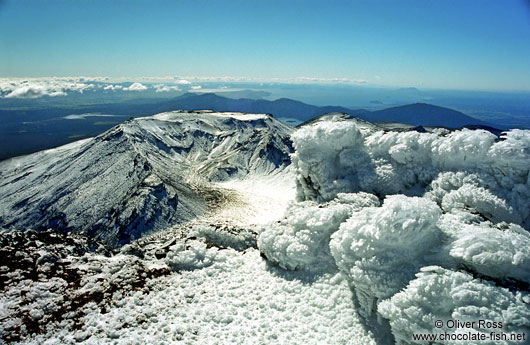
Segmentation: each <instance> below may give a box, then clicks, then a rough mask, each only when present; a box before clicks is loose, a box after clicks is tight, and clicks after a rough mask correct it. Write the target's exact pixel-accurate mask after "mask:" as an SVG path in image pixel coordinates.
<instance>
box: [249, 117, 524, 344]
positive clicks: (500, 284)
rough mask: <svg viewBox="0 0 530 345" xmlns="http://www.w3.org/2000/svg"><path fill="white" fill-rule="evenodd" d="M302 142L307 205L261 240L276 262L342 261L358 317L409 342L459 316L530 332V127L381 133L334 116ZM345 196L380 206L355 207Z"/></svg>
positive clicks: (299, 162) (308, 129)
mask: <svg viewBox="0 0 530 345" xmlns="http://www.w3.org/2000/svg"><path fill="white" fill-rule="evenodd" d="M292 139H293V146H294V148H295V153H294V154H293V156H292V162H293V166H294V169H295V171H296V173H297V177H296V183H297V199H298V201H299V204H298V205H297V204H293V205H291V207H290V209H289V211H288V212H287V214H286V217H285V219H284V220H282V221H281V222H280V223H278V224H270V225H269V226H268V227H266V228H265V230H264V231H263V232H262V233H261V234H260V237H259V240H258V246H259V248H260V250H261V251H262V252H263V253H265V255H266V256H267V257H268V258H269V259H271V260H272V261H275V262H277V263H279V265H280V266H282V267H284V268H288V269H302V270H308V269H311V268H312V267H317V266H318V265H319V263H323V262H324V263H329V262H330V260H331V258H332V261H331V262H334V263H335V265H336V266H337V267H338V268H339V269H340V270H341V272H342V273H343V274H344V275H345V277H346V279H348V280H349V281H350V282H351V284H352V287H353V291H354V293H355V295H356V297H357V300H358V301H359V303H360V306H361V309H360V312H361V313H362V314H363V315H365V316H366V317H370V315H372V313H376V312H378V313H379V315H380V316H382V317H384V318H386V319H388V320H389V321H390V325H391V329H392V332H393V334H394V336H395V339H396V341H397V342H398V343H399V344H409V343H414V342H413V341H412V338H411V332H415V331H418V330H424V331H432V329H433V327H434V323H433V322H434V320H436V319H442V318H447V317H451V316H452V317H462V318H471V317H475V318H477V317H490V318H494V319H495V321H498V322H499V321H500V322H504V323H505V324H506V325H509V326H507V327H508V328H507V329H509V330H511V331H521V330H526V332H527V337H528V336H530V334H528V328H529V327H530V320H529V317H528V315H530V307H529V305H528V300H529V292H530V291H528V282H529V277H530V251H529V249H528V248H530V243H529V242H528V241H529V239H530V235H529V233H528V230H529V229H530V206H529V200H530V131H527V130H526V131H523V130H512V131H509V132H506V133H504V134H503V135H502V136H501V137H500V138H497V137H496V136H495V135H493V134H491V133H489V132H486V131H484V130H467V129H463V130H456V131H452V132H449V131H447V130H445V131H444V130H432V131H430V132H428V133H419V132H415V131H406V132H403V131H401V132H400V131H383V130H381V129H379V128H377V126H366V125H365V124H363V123H361V122H359V121H356V120H353V121H352V120H347V119H344V118H341V117H338V116H328V117H324V118H321V119H319V120H318V121H315V122H313V123H310V124H308V125H305V126H303V127H302V128H300V129H299V130H297V131H296V132H295V133H294V134H293V135H292ZM344 192H347V194H342V195H347V196H348V197H349V198H353V199H355V196H356V195H359V194H360V193H363V194H366V193H371V194H372V196H373V197H374V198H375V197H376V196H377V197H379V198H380V199H382V206H380V207H378V206H379V205H378V203H376V204H372V205H370V204H365V205H362V207H358V208H357V209H355V210H354V209H351V208H350V209H348V208H347V207H348V205H347V203H345V202H341V201H340V200H339V199H340V198H337V196H338V195H340V194H339V193H344ZM368 195H369V194H368ZM308 200H312V203H310V202H309V201H308ZM314 202H318V203H319V204H318V206H317V204H315V203H314ZM340 205H343V207H342V208H341V207H340ZM308 209H313V211H312V212H311V211H307V210H308ZM337 210H341V211H342V212H346V213H347V214H344V213H338V211H337ZM294 211H297V213H296V214H297V215H298V216H299V218H302V219H303V222H300V221H299V218H297V217H296V216H294V215H293V212H294ZM306 211H307V212H306ZM336 214H340V216H339V217H336V216H335V215H336ZM322 219H328V220H329V221H327V222H326V223H325V224H326V225H328V226H322V225H320V223H319V220H322ZM337 222H340V224H337ZM313 224H314V225H315V226H313ZM334 229H337V230H336V231H334ZM308 243H310V244H311V245H310V246H309V245H308ZM291 246H293V248H294V249H293V250H289V248H290V247H291ZM319 246H320V248H318V247H319ZM309 248H311V249H310V250H309ZM315 253H316V254H315ZM329 254H331V258H330V256H328V255H329ZM431 266H438V267H439V268H436V269H428V268H426V267H431ZM330 267H333V265H330ZM473 276H475V277H477V276H478V277H480V278H481V279H482V281H481V280H479V279H474V278H473ZM422 289H423V290H425V291H427V292H425V294H430V295H429V296H431V295H432V296H431V297H432V298H433V303H434V304H435V305H436V306H435V307H433V308H431V306H430V305H429V303H430V302H429V301H430V300H429V299H428V298H430V297H428V296H427V295H425V294H423V293H422V292H421V290H422ZM448 289H449V290H448ZM459 289H461V290H459ZM459 291H460V292H459ZM471 291H479V294H478V295H477V296H475V297H473V296H468V297H465V296H466V294H467V295H469V294H471ZM480 293H484V296H483V299H482V300H481V297H480ZM523 300H525V301H526V303H524V302H522V301H523ZM514 320H516V321H514ZM431 321H432V322H431ZM525 327H526V328H525ZM499 343H502V344H507V342H503V341H501V342H499Z"/></svg>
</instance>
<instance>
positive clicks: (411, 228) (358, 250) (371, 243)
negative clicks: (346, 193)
mask: <svg viewBox="0 0 530 345" xmlns="http://www.w3.org/2000/svg"><path fill="white" fill-rule="evenodd" d="M440 215H441V210H440V209H439V207H438V206H437V205H436V204H435V203H434V202H432V201H429V200H425V199H422V198H417V197H415V198H408V197H406V196H403V195H396V196H389V197H388V198H387V199H386V200H385V202H384V204H383V206H382V207H370V208H366V209H363V210H361V211H359V212H356V213H353V214H352V216H351V218H349V219H348V220H347V221H346V222H344V223H343V224H342V225H340V230H339V231H337V232H336V233H334V234H333V235H332V236H331V242H330V248H331V253H332V255H333V257H334V259H335V262H336V263H337V266H338V267H339V269H340V270H341V271H342V272H344V273H346V275H347V276H348V277H350V279H351V280H352V282H353V284H354V285H355V292H356V294H357V297H358V299H359V301H360V303H361V306H362V307H364V308H365V309H366V311H368V314H369V313H370V312H371V311H372V310H371V308H372V306H373V303H374V301H375V300H376V299H384V298H388V297H391V296H392V295H394V294H395V293H397V292H398V291H399V290H401V289H402V288H404V287H405V284H406V283H407V282H408V281H409V280H410V279H412V278H413V277H414V274H415V273H416V272H417V271H418V270H419V268H420V267H421V265H422V264H424V259H423V258H424V256H426V255H428V254H429V252H430V251H431V249H432V248H433V247H434V246H435V245H437V244H439V243H440V238H441V235H442V233H441V231H440V229H439V228H438V227H437V226H436V222H437V221H438V218H439V217H440Z"/></svg>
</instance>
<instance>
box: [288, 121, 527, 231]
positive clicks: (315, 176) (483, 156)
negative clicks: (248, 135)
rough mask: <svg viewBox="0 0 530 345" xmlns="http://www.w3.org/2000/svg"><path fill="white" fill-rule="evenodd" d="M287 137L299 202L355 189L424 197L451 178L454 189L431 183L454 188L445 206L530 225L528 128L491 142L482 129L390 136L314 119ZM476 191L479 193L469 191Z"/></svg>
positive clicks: (378, 193) (342, 123)
mask: <svg viewBox="0 0 530 345" xmlns="http://www.w3.org/2000/svg"><path fill="white" fill-rule="evenodd" d="M292 140H293V144H294V148H295V153H294V155H293V157H292V158H293V159H292V162H293V165H294V166H295V168H296V170H297V191H298V199H299V200H317V201H319V202H322V201H330V200H332V199H333V198H334V197H335V196H336V195H337V194H338V193H343V192H354V193H355V192H359V191H364V192H368V193H373V194H376V195H378V196H381V197H383V196H385V195H392V194H399V193H403V194H407V195H423V194H424V193H425V191H427V190H428V189H430V186H431V183H432V182H433V181H434V180H436V179H438V180H443V179H448V178H449V179H450V180H454V185H450V184H451V183H452V182H453V181H445V182H444V181H438V182H437V184H434V185H433V188H442V189H443V190H445V191H446V192H447V193H450V192H452V191H454V193H453V194H452V195H451V196H448V197H446V200H445V204H444V207H446V208H451V207H458V206H460V205H462V206H463V207H465V206H468V207H477V209H476V211H477V212H481V211H485V213H486V215H487V216H490V217H491V218H493V219H492V220H494V221H499V220H505V221H509V222H516V223H518V224H521V225H523V224H524V225H525V226H527V225H529V221H530V220H529V219H530V208H529V207H528V200H529V199H530V187H529V185H530V176H529V169H530V131H523V130H512V131H510V132H507V133H505V134H504V135H503V136H502V137H501V138H497V137H496V136H495V135H493V134H491V133H489V132H487V131H484V130H474V131H473V130H468V129H463V130H457V131H454V132H450V133H445V132H442V131H438V132H436V131H434V132H432V133H419V132H415V131H410V132H388V131H383V130H377V129H370V128H362V129H361V128H359V126H358V125H357V124H356V123H355V122H352V121H320V122H317V123H315V124H313V125H311V126H305V127H302V128H301V129H300V130H298V131H296V132H295V133H294V134H293V135H292ZM445 172H451V173H453V174H458V173H459V174H458V175H456V176H455V177H451V176H447V175H443V173H445ZM440 174H442V175H441V176H440ZM467 175H473V176H474V178H468V179H466V176H467ZM468 185H471V186H468ZM476 187H482V188H483V189H481V190H480V192H477V193H481V194H483V196H478V195H477V196H474V195H473V193H471V192H470V191H469V189H470V188H474V189H477V188H476ZM459 189H461V190H459ZM442 199H443V195H442V196H439V197H438V199H437V201H438V202H439V203H441V202H442ZM482 200H484V201H482ZM497 208H498V210H497Z"/></svg>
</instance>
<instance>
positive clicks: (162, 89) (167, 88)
mask: <svg viewBox="0 0 530 345" xmlns="http://www.w3.org/2000/svg"><path fill="white" fill-rule="evenodd" d="M171 91H180V88H179V87H178V86H168V85H164V84H157V85H155V92H171Z"/></svg>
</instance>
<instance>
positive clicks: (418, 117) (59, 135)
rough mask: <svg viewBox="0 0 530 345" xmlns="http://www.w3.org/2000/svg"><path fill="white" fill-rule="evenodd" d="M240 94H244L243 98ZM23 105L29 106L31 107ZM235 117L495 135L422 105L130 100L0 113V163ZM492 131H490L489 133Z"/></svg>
mask: <svg viewBox="0 0 530 345" xmlns="http://www.w3.org/2000/svg"><path fill="white" fill-rule="evenodd" d="M242 94H245V93H242ZM28 104H31V103H30V102H29V103H28ZM204 109H210V110H213V111H235V112H244V113H266V114H272V115H274V117H276V118H277V119H279V120H280V121H283V122H284V123H288V124H290V125H294V126H295V125H298V124H301V123H303V122H307V121H309V120H311V119H314V118H316V117H318V116H321V115H324V114H328V113H336V112H339V113H345V114H348V115H350V116H353V117H358V118H360V119H363V120H366V121H370V122H392V123H395V122H399V123H404V124H409V125H412V126H425V127H426V126H433V127H438V126H439V127H447V128H460V127H463V126H473V128H484V129H487V130H489V131H491V132H493V133H495V134H497V135H498V133H500V131H499V130H496V129H495V128H500V129H507V128H506V127H502V126H499V125H496V124H489V123H486V122H484V121H481V120H478V119H475V118H473V117H470V116H467V115H465V114H463V113H461V112H458V111H455V110H452V109H448V108H443V107H439V106H434V105H430V104H424V103H416V104H410V105H405V106H399V107H392V108H387V109H383V110H378V111H368V110H365V109H350V108H346V107H341V106H315V105H310V104H307V103H303V102H300V101H296V100H293V99H288V98H280V99H277V100H274V101H269V100H264V99H250V98H238V99H234V98H228V97H222V96H219V95H217V94H214V93H202V94H194V93H186V94H183V95H181V96H179V97H175V98H170V99H134V100H129V101H123V102H117V103H100V104H76V103H74V104H72V105H71V106H66V105H58V106H51V105H50V106H46V107H39V108H31V107H29V105H28V108H23V109H3V110H0V160H3V159H7V158H10V157H15V156H20V155H24V154H28V153H32V152H37V151H41V150H45V149H49V148H52V147H57V146H60V145H64V144H67V143H70V142H72V141H75V140H79V139H84V138H90V137H94V136H96V135H98V134H101V133H103V132H104V131H106V130H107V129H109V128H111V127H113V126H116V125H117V124H119V123H122V122H123V121H125V120H126V119H127V118H134V117H139V116H149V115H154V114H158V113H162V112H168V111H175V110H204ZM491 127H494V128H491Z"/></svg>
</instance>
